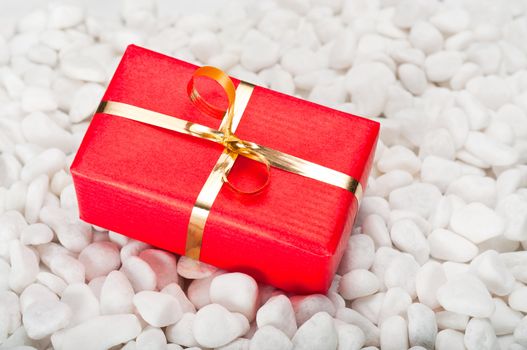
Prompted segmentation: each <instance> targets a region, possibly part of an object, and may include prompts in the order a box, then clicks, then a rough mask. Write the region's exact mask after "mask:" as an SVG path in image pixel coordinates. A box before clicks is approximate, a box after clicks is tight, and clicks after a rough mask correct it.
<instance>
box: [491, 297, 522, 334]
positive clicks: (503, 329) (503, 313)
mask: <svg viewBox="0 0 527 350" xmlns="http://www.w3.org/2000/svg"><path fill="white" fill-rule="evenodd" d="M493 301H494V306H495V307H494V313H493V314H492V315H491V316H490V317H489V321H490V323H491V325H492V328H493V329H494V332H495V333H496V335H506V334H511V333H513V332H514V328H516V326H517V325H518V324H519V323H520V321H521V319H522V318H523V314H522V313H521V312H519V311H515V310H512V309H511V308H510V307H509V306H508V305H507V303H505V302H504V301H503V300H502V299H500V298H494V299H493Z"/></svg>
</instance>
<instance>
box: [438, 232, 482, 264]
mask: <svg viewBox="0 0 527 350" xmlns="http://www.w3.org/2000/svg"><path fill="white" fill-rule="evenodd" d="M428 244H429V246H430V255H431V256H433V257H434V258H436V259H440V260H448V261H455V262H467V261H470V260H472V259H473V258H474V257H475V256H476V255H477V254H478V247H477V246H476V245H475V244H474V243H472V242H471V241H469V240H468V239H466V238H464V237H462V236H460V235H458V234H455V233H454V232H452V231H449V230H445V229H442V228H439V229H436V230H434V231H432V233H430V235H429V236H428Z"/></svg>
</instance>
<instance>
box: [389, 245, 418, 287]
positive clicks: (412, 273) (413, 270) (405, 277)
mask: <svg viewBox="0 0 527 350" xmlns="http://www.w3.org/2000/svg"><path fill="white" fill-rule="evenodd" d="M418 269H419V264H418V263H417V261H415V259H414V257H413V256H411V255H410V254H406V253H399V254H398V255H397V256H396V257H395V258H393V260H392V261H391V263H390V264H389V265H388V267H387V268H386V270H385V272H384V284H385V285H386V287H387V288H393V287H401V288H403V289H404V290H405V291H406V292H407V293H408V294H410V295H411V296H412V297H414V296H415V295H416V292H415V277H416V274H417V270H418Z"/></svg>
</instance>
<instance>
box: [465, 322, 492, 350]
mask: <svg viewBox="0 0 527 350" xmlns="http://www.w3.org/2000/svg"><path fill="white" fill-rule="evenodd" d="M464 342H465V347H466V348H467V350H476V349H477V350H493V349H499V346H498V340H497V339H496V334H495V333H494V330H493V329H492V326H491V325H490V322H489V321H488V320H486V319H481V318H473V319H471V320H470V321H469V322H468V324H467V329H466V330H465V337H464Z"/></svg>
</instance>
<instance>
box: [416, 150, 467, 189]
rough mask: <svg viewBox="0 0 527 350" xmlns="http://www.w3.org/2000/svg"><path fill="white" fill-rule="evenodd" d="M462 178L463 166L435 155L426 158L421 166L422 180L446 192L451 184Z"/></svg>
mask: <svg viewBox="0 0 527 350" xmlns="http://www.w3.org/2000/svg"><path fill="white" fill-rule="evenodd" d="M460 176H461V166H460V165H459V164H458V163H456V162H454V161H452V160H449V159H444V158H442V157H438V156H435V155H429V156H426V157H425V158H424V159H423V163H422V164H421V179H422V180H423V182H427V183H430V184H432V185H435V186H437V187H438V188H439V190H440V191H442V192H445V191H446V189H447V187H448V186H449V184H450V183H451V182H453V181H454V180H456V179H457V178H459V177H460Z"/></svg>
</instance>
